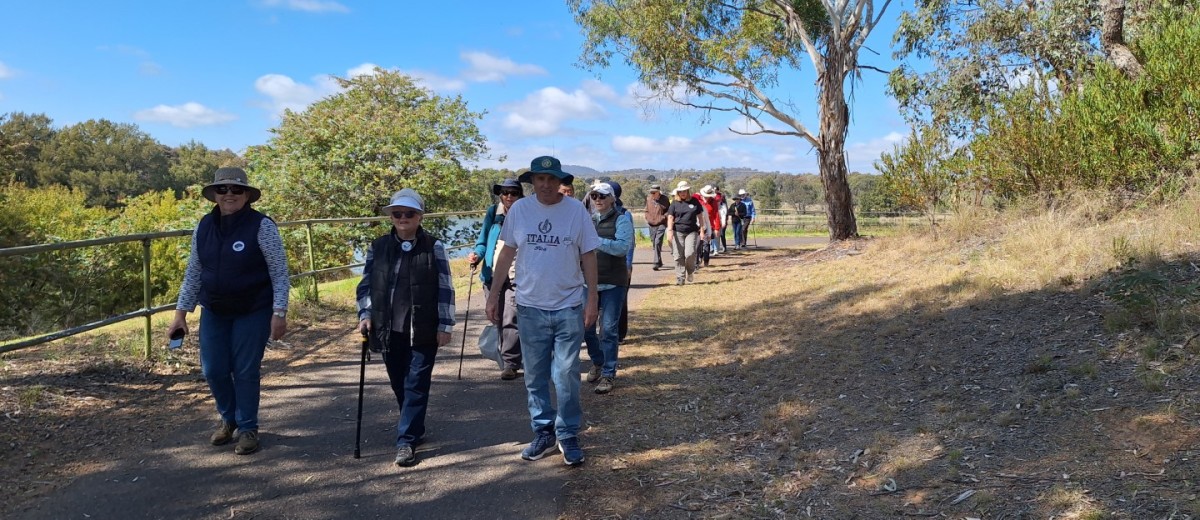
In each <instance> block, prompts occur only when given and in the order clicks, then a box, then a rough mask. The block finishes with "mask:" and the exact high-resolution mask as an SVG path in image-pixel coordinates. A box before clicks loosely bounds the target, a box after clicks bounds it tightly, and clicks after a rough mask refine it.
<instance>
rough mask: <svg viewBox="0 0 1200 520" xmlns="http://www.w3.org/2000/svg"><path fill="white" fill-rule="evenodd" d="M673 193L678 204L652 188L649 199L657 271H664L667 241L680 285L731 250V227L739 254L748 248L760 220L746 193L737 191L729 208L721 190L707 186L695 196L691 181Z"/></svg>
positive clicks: (752, 202)
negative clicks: (748, 238)
mask: <svg viewBox="0 0 1200 520" xmlns="http://www.w3.org/2000/svg"><path fill="white" fill-rule="evenodd" d="M673 194H674V196H675V200H671V199H669V198H667V196H666V195H663V193H662V187H661V186H660V185H658V184H653V185H651V186H650V194H649V195H647V196H646V213H645V215H646V225H647V226H648V227H649V231H650V233H649V234H650V241H651V244H652V245H653V247H654V266H653V268H654V270H655V271H657V270H659V269H662V267H663V262H662V249H663V242H664V239H665V238H667V237H669V238H670V241H669V242H668V243H669V245H670V247H671V256H672V258H673V259H674V260H675V284H676V285H683V284H684V283H691V282H692V281H693V280H692V278H693V277H692V275H693V273H695V272H696V270H697V269H699V268H700V267H702V266H707V265H708V264H709V259H710V258H711V257H712V256H713V255H718V254H723V253H725V252H726V251H727V248H726V241H725V231H726V229H727V228H728V227H730V226H729V224H732V227H733V241H734V249H742V248H745V247H746V236H747V234H748V233H749V230H750V225H751V223H752V222H754V219H755V217H756V215H755V210H754V201H753V200H752V199H751V198H750V195H749V194H748V193H746V190H738V193H737V195H736V196H734V198H733V201H732V203H729V202H728V201H726V198H725V195H724V194H723V193H721V189H720V188H719V187H717V186H713V185H705V186H704V187H703V188H701V189H700V192H699V193H695V194H693V193H692V186H691V185H690V184H688V182H687V181H679V184H678V185H676V186H675V190H674V191H673ZM668 233H670V234H669V235H668Z"/></svg>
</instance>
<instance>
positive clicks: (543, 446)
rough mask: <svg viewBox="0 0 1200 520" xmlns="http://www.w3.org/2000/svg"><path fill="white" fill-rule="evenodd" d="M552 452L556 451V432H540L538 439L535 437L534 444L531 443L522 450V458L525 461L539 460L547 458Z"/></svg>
mask: <svg viewBox="0 0 1200 520" xmlns="http://www.w3.org/2000/svg"><path fill="white" fill-rule="evenodd" d="M552 450H554V432H552V431H551V432H540V433H538V435H537V437H534V439H533V442H531V443H529V446H526V447H525V449H524V450H521V458H522V459H525V460H538V459H540V458H542V457H545V456H546V455H547V454H548V453H550V452H551V451H552Z"/></svg>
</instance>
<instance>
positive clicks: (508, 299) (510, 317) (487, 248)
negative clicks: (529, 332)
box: [467, 179, 524, 381]
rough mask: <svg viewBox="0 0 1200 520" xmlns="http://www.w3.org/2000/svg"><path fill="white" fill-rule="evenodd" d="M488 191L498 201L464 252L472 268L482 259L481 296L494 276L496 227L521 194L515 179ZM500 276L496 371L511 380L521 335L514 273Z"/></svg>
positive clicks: (518, 358) (497, 247)
mask: <svg viewBox="0 0 1200 520" xmlns="http://www.w3.org/2000/svg"><path fill="white" fill-rule="evenodd" d="M492 194H493V195H495V196H496V197H498V198H499V199H500V201H499V202H498V203H496V204H493V205H492V207H490V208H488V210H487V213H486V214H485V215H484V216H483V227H482V228H480V230H479V239H478V240H476V241H475V249H473V250H472V251H471V253H470V254H469V255H467V261H468V262H470V263H471V266H472V267H474V266H476V265H478V264H479V263H480V262H483V268H482V269H480V270H479V279H480V280H481V281H483V290H484V296H485V297H486V296H487V294H488V292H490V288H491V286H492V278H493V277H494V276H495V273H493V272H492V267H493V266H495V264H496V253H497V252H498V251H500V249H501V248H502V247H503V244H502V243H500V229H501V227H502V226H503V225H504V217H505V215H506V214H507V213H508V209H509V208H511V207H512V205H513V203H514V202H516V201H517V199H519V198H521V197H523V196H524V190H523V188H522V187H521V183H520V182H517V180H516V179H504V180H503V181H500V183H499V184H493V185H492ZM503 276H504V277H506V278H508V282H507V283H505V284H504V285H503V293H501V294H500V304H501V305H502V306H503V307H504V308H503V310H502V312H503V319H502V320H501V324H500V325H501V327H500V358H501V359H502V360H503V361H504V369H503V370H501V371H500V379H503V380H505V381H511V380H513V379H516V378H517V372H518V371H520V370H521V338H520V337H519V336H518V335H517V303H516V300H515V298H516V291H515V290H514V289H515V288H516V282H515V280H513V278H515V273H514V272H513V270H512V269H510V270H509V272H508V273H504V275H503Z"/></svg>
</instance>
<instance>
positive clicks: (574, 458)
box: [558, 437, 583, 466]
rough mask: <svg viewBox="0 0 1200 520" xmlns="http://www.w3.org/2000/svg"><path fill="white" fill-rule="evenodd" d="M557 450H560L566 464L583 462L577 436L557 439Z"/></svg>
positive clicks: (573, 464)
mask: <svg viewBox="0 0 1200 520" xmlns="http://www.w3.org/2000/svg"><path fill="white" fill-rule="evenodd" d="M558 451H561V452H562V456H563V463H564V464H566V465H568V466H578V465H580V464H583V448H580V447H579V438H578V437H567V438H565V439H563V440H560V441H558Z"/></svg>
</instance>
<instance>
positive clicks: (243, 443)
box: [233, 430, 258, 455]
mask: <svg viewBox="0 0 1200 520" xmlns="http://www.w3.org/2000/svg"><path fill="white" fill-rule="evenodd" d="M256 451H258V430H246V431H244V432H242V434H241V435H239V436H238V442H237V446H234V447H233V452H234V453H236V454H238V455H249V454H251V453H254V452H256Z"/></svg>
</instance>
